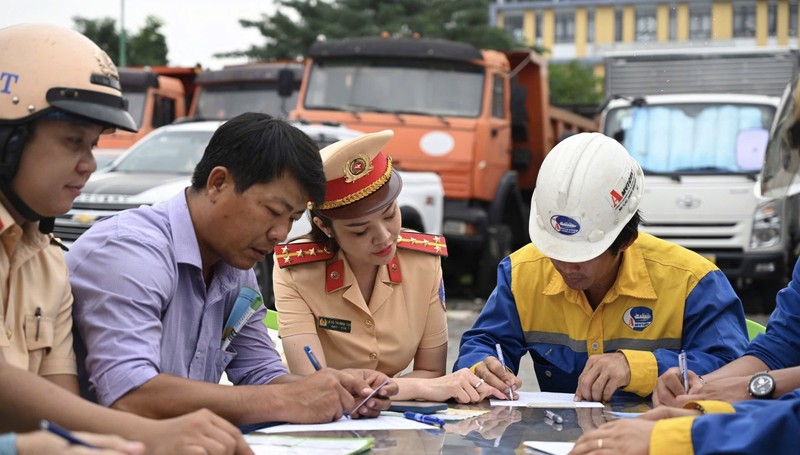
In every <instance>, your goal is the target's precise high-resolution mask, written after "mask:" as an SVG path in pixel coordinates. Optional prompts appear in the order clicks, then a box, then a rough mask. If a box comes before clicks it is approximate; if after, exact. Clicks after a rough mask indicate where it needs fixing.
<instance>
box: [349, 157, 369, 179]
mask: <svg viewBox="0 0 800 455" xmlns="http://www.w3.org/2000/svg"><path fill="white" fill-rule="evenodd" d="M372 169H373V166H372V161H371V160H370V159H369V157H368V156H367V155H364V154H363V153H361V154H359V155H357V156H356V157H355V158H353V159H350V160H347V162H346V163H344V181H345V182H347V183H353V182H355V181H356V180H358V179H360V178H361V177H364V176H365V175H367V174H369V173H370V172H372Z"/></svg>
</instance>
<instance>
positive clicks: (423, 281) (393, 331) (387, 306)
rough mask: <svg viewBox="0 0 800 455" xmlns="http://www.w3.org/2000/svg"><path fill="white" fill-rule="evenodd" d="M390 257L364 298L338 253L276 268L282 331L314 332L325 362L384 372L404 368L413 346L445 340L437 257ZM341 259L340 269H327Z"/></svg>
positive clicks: (400, 253) (408, 254)
mask: <svg viewBox="0 0 800 455" xmlns="http://www.w3.org/2000/svg"><path fill="white" fill-rule="evenodd" d="M396 258H397V261H396V264H397V268H396V269H394V270H391V273H390V269H391V268H392V267H393V264H389V265H387V266H384V267H380V268H379V271H378V277H377V279H376V280H375V286H374V288H373V291H372V297H371V298H370V301H369V302H365V301H364V298H363V296H362V294H361V292H360V290H359V289H358V285H357V284H356V282H355V278H354V276H353V272H352V271H351V270H350V265H349V264H348V262H347V259H346V258H345V257H344V255H343V254H342V253H341V252H339V253H337V254H336V256H335V257H334V258H332V259H330V260H329V261H327V262H326V261H319V262H311V263H305V264H298V265H294V266H291V267H288V268H284V269H281V268H278V267H277V266H276V267H275V269H274V280H273V281H274V284H275V306H276V307H277V309H278V325H279V330H280V334H281V336H282V337H288V336H292V335H298V334H314V333H316V334H317V336H318V337H319V340H320V342H321V344H322V348H323V350H324V352H325V359H326V361H327V365H328V366H329V367H332V368H337V369H341V368H369V369H373V370H377V371H380V372H382V373H385V374H387V375H389V376H394V375H396V374H398V373H400V372H402V371H403V370H404V369H405V368H406V367H407V366H408V365H409V364H410V363H411V361H412V360H413V359H414V355H415V354H416V352H417V349H419V348H423V349H425V348H435V347H439V346H442V345H443V344H445V343H447V315H446V313H445V308H444V287H443V284H442V267H441V260H440V258H439V257H438V256H435V255H431V254H427V253H421V252H417V251H410V250H402V249H398V250H397V256H396ZM339 260H341V261H343V262H342V263H340V265H339V267H338V268H337V267H331V264H334V263H337V262H338V261H339ZM337 273H338V274H339V275H335V274H337ZM331 275H333V278H334V279H333V280H331V278H332V277H331ZM331 281H335V282H337V283H339V284H336V285H334V286H331V283H330V282H331ZM326 287H328V288H331V287H332V288H333V289H330V292H328V291H327V290H326Z"/></svg>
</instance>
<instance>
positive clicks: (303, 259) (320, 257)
mask: <svg viewBox="0 0 800 455" xmlns="http://www.w3.org/2000/svg"><path fill="white" fill-rule="evenodd" d="M333 255H334V253H332V252H331V251H328V248H326V246H325V244H324V243H317V242H302V243H287V244H285V245H275V258H276V259H277V261H278V266H279V267H280V268H282V269H283V268H286V267H291V266H293V265H298V264H308V263H309V262H319V261H327V260H328V259H330V258H332V257H333Z"/></svg>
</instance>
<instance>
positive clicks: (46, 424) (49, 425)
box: [40, 420, 97, 449]
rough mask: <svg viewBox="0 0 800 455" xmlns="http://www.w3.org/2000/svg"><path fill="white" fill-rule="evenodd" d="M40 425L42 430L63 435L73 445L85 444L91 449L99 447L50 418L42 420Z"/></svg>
mask: <svg viewBox="0 0 800 455" xmlns="http://www.w3.org/2000/svg"><path fill="white" fill-rule="evenodd" d="M40 426H41V428H42V430H44V431H49V432H50V433H53V434H55V435H58V436H61V437H62V438H64V439H65V440H66V441H67V442H69V443H70V444H71V445H76V446H84V447H88V448H90V449H96V448H97V447H95V446H93V445H92V444H89V443H88V442H86V441H84V440H83V439H81V438H79V437H77V436H75V435H73V434H72V433H70V432H69V430H67V429H66V428H61V427H60V426H58V425H57V424H55V423H53V422H50V421H49V420H42V421H41V423H40Z"/></svg>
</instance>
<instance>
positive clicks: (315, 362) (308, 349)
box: [303, 346, 350, 419]
mask: <svg viewBox="0 0 800 455" xmlns="http://www.w3.org/2000/svg"><path fill="white" fill-rule="evenodd" d="M303 350H304V351H306V355H307V356H308V360H310V361H311V365H312V366H313V367H314V369H315V370H317V371H319V370H321V369H322V365H320V364H319V360H317V356H315V355H314V352H313V351H312V350H311V346H306V347H304V348H303ZM344 416H345V417H347V418H348V419H349V418H350V413H349V412H347V411H344Z"/></svg>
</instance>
